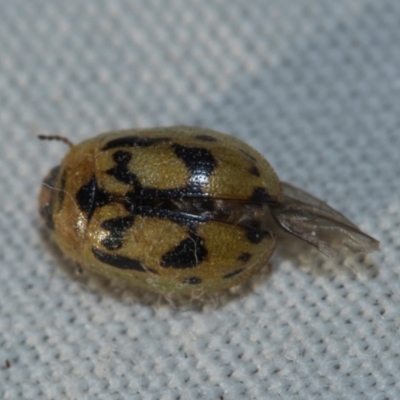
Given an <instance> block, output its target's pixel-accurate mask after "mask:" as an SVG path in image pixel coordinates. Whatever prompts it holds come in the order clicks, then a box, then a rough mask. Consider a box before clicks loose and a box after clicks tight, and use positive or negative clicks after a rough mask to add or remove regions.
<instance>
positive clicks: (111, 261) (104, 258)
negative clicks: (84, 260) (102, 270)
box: [92, 247, 147, 272]
mask: <svg viewBox="0 0 400 400" xmlns="http://www.w3.org/2000/svg"><path fill="white" fill-rule="evenodd" d="M92 253H93V255H94V256H95V257H96V258H97V259H98V260H99V261H101V262H102V263H104V264H108V265H111V266H112V267H115V268H119V269H127V270H134V271H139V272H146V271H147V269H146V268H144V267H143V265H142V264H141V262H140V261H138V260H135V259H133V258H129V257H124V256H120V255H118V254H109V253H105V252H103V251H101V250H99V249H96V248H95V247H93V248H92Z"/></svg>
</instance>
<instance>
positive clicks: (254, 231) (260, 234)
mask: <svg viewBox="0 0 400 400" xmlns="http://www.w3.org/2000/svg"><path fill="white" fill-rule="evenodd" d="M245 229H246V237H247V239H248V240H249V241H250V242H251V243H253V244H258V243H260V242H261V241H262V240H263V239H264V238H265V237H266V236H272V234H271V232H269V231H264V230H262V229H258V228H245Z"/></svg>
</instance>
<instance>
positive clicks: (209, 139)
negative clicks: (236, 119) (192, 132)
mask: <svg viewBox="0 0 400 400" xmlns="http://www.w3.org/2000/svg"><path fill="white" fill-rule="evenodd" d="M194 138H195V139H197V140H201V141H203V142H216V141H217V139H216V138H215V137H214V136H210V135H196V136H195V137H194Z"/></svg>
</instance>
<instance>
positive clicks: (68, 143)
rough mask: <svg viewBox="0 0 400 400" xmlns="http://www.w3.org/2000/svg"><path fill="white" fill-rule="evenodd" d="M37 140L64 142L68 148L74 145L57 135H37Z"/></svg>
mask: <svg viewBox="0 0 400 400" xmlns="http://www.w3.org/2000/svg"><path fill="white" fill-rule="evenodd" d="M38 139H40V140H58V141H60V142H64V143H65V144H67V145H68V146H69V147H74V144H73V143H72V142H71V141H70V140H69V139H67V138H66V137H64V136H58V135H38Z"/></svg>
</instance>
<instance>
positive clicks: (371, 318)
mask: <svg viewBox="0 0 400 400" xmlns="http://www.w3.org/2000/svg"><path fill="white" fill-rule="evenodd" d="M399 27H400V2H399V1H397V0H381V1H375V0H368V1H367V0H365V1H362V0H338V1H334V2H333V1H328V0H326V1H316V0H298V1H296V2H294V1H291V0H283V1H279V2H272V1H271V2H269V1H261V0H259V1H252V2H244V1H240V0H230V1H229V2H226V1H201V2H200V1H192V2H187V1H184V0H171V1H144V0H143V1H115V2H108V1H85V2H81V1H75V0H69V1H68V2H66V1H61V0H60V1H55V0H53V1H51V2H44V1H32V2H25V1H19V0H16V1H12V2H11V1H9V2H2V3H0V49H1V57H0V68H1V72H0V128H1V130H0V135H1V139H2V140H1V145H0V204H1V214H0V235H1V237H0V239H1V247H0V265H1V268H0V398H2V399H13V400H14V399H211V400H213V399H225V400H228V399H264V398H293V399H306V398H324V399H350V398H351V399H366V398H371V399H396V398H400V383H399V382H400V373H399V371H400V333H399V327H400V275H399V274H400V265H399V258H400V229H399V227H400V193H399V188H400V183H399V174H400V163H399V154H400V101H399V99H400V47H399V46H400V29H399ZM174 124H189V125H201V126H204V127H209V128H213V129H217V130H221V131H223V132H226V133H230V134H232V135H235V136H237V137H239V138H241V139H244V140H246V141H247V142H248V143H249V144H251V145H253V146H254V147H256V148H257V149H258V150H259V151H260V152H261V153H263V154H264V155H265V156H266V157H267V158H268V160H269V161H270V162H271V164H272V165H273V166H274V167H275V169H276V171H277V173H278V174H279V176H280V177H281V179H283V180H286V181H289V182H291V183H293V184H295V185H297V186H299V187H302V188H304V189H306V190H307V191H309V192H311V193H313V194H314V195H317V196H319V197H320V198H322V199H324V200H329V203H330V204H331V205H333V206H334V207H335V208H337V209H339V210H341V211H342V212H344V213H345V214H346V215H347V216H348V217H349V218H351V219H353V220H354V222H356V223H357V224H359V225H360V226H361V227H362V228H363V229H364V230H365V231H366V232H368V233H370V234H371V235H373V236H375V237H376V238H378V239H379V240H380V241H381V251H380V252H378V253H376V254H374V255H373V256H372V257H368V258H366V259H365V258H363V257H361V258H356V259H353V260H347V261H346V262H345V264H346V265H344V266H343V265H341V263H342V261H340V260H339V261H337V260H334V261H326V260H325V259H324V258H321V257H318V256H316V255H315V253H313V252H310V251H308V249H307V248H305V249H303V250H301V251H299V252H297V250H296V249H295V248H293V247H290V246H288V247H287V248H286V249H285V248H282V249H281V251H280V252H279V253H278V254H277V255H276V256H275V257H274V258H273V259H272V261H271V266H272V269H273V272H272V273H269V272H268V268H265V269H264V270H263V271H262V272H261V273H260V274H259V275H257V276H256V277H255V278H254V279H252V280H251V281H250V282H249V283H248V284H247V285H244V287H243V288H240V289H239V290H237V291H236V292H235V293H234V294H228V293H225V294H224V295H223V296H222V297H221V298H220V299H219V300H218V299H216V298H211V301H209V302H207V303H206V304H205V305H204V306H201V305H200V306H198V307H195V308H191V307H186V308H182V307H181V308H174V307H173V306H171V305H169V304H168V303H167V302H166V301H164V300H163V299H161V298H159V297H157V296H155V295H153V294H149V293H146V292H140V291H136V290H117V289H115V288H110V287H109V284H108V283H106V282H102V281H100V280H98V279H96V278H93V277H85V278H84V279H82V278H81V277H77V276H76V275H75V273H74V271H75V268H74V265H71V264H70V263H68V262H66V261H65V260H63V258H62V256H61V255H60V254H59V253H58V252H57V250H56V249H55V248H54V246H53V245H52V243H51V240H50V238H49V236H48V235H47V234H46V233H45V231H43V230H42V229H41V228H40V227H41V223H40V220H39V217H38V212H37V195H38V191H39V188H40V182H41V180H42V178H43V176H44V175H45V174H46V173H47V171H48V170H49V169H50V168H51V167H52V166H54V165H56V164H57V163H58V162H59V160H60V159H61V158H62V156H63V154H64V153H65V151H66V147H65V146H64V145H63V144H62V143H50V142H49V143H47V142H40V141H38V140H37V139H36V138H35V135H36V134H38V133H45V134H62V135H65V136H68V138H70V139H71V140H72V141H74V142H78V141H80V140H82V139H84V138H87V137H89V136H92V135H94V134H96V133H99V132H103V131H107V130H110V129H119V128H129V127H147V126H155V125H174ZM284 247H285V246H284ZM7 361H8V363H9V367H7Z"/></svg>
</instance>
